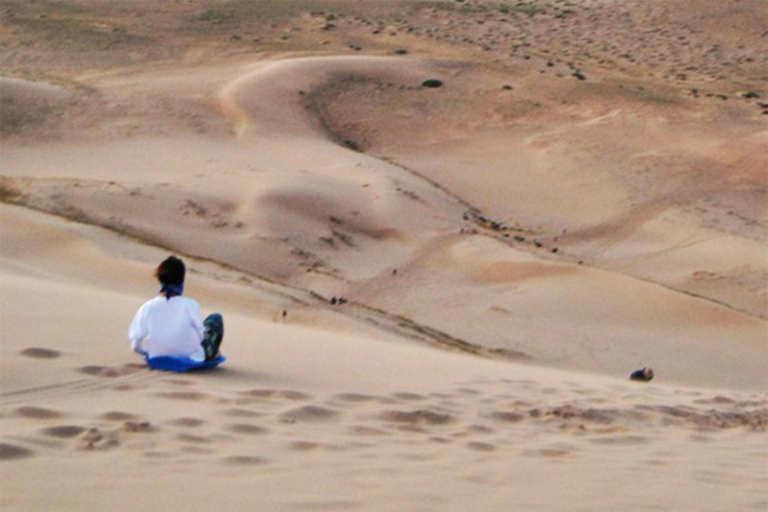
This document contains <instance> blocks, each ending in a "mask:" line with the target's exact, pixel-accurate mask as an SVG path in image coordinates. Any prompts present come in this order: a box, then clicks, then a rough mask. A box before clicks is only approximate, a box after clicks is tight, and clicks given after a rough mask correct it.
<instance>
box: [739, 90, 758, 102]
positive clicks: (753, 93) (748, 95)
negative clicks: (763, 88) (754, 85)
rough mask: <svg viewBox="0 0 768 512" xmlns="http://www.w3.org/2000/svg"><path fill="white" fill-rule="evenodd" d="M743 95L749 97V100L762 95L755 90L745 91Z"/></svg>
mask: <svg viewBox="0 0 768 512" xmlns="http://www.w3.org/2000/svg"><path fill="white" fill-rule="evenodd" d="M743 96H744V97H745V98H747V99H748V100H751V99H753V98H754V99H757V98H759V97H760V95H759V94H757V93H756V92H755V91H749V92H745V93H744V94H743Z"/></svg>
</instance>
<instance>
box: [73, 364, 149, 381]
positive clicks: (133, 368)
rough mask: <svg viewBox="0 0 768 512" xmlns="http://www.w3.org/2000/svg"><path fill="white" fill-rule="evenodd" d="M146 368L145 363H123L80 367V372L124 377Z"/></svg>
mask: <svg viewBox="0 0 768 512" xmlns="http://www.w3.org/2000/svg"><path fill="white" fill-rule="evenodd" d="M144 370H146V367H145V366H143V365H123V366H119V367H114V366H83V367H81V368H79V369H78V371H79V372H80V373H84V374H86V375H93V376H94V377H109V378H114V377H124V376H125V375H130V374H132V373H136V372H139V371H144Z"/></svg>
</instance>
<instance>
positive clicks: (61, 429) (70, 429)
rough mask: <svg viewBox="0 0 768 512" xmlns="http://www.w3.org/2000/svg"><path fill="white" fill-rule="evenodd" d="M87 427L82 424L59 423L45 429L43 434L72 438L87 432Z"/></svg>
mask: <svg viewBox="0 0 768 512" xmlns="http://www.w3.org/2000/svg"><path fill="white" fill-rule="evenodd" d="M86 430H87V429H86V428H85V427H83V426H80V425H58V426H55V427H48V428H45V429H43V434H45V435H47V436H51V437H58V438H60V439H71V438H73V437H77V436H79V435H81V434H82V433H83V432H85V431H86Z"/></svg>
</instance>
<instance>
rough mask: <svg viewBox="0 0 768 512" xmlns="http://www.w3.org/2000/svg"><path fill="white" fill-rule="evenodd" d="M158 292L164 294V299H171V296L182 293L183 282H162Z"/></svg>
mask: <svg viewBox="0 0 768 512" xmlns="http://www.w3.org/2000/svg"><path fill="white" fill-rule="evenodd" d="M160 293H164V294H165V300H171V297H175V296H177V295H183V294H184V283H181V284H162V285H160Z"/></svg>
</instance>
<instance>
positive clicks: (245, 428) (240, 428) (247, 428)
mask: <svg viewBox="0 0 768 512" xmlns="http://www.w3.org/2000/svg"><path fill="white" fill-rule="evenodd" d="M227 430H229V431H230V432H234V433H235V434H246V435H249V436H256V435H265V434H269V429H266V428H264V427H260V426H258V425H251V424H250V423H235V424H233V425H227Z"/></svg>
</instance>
